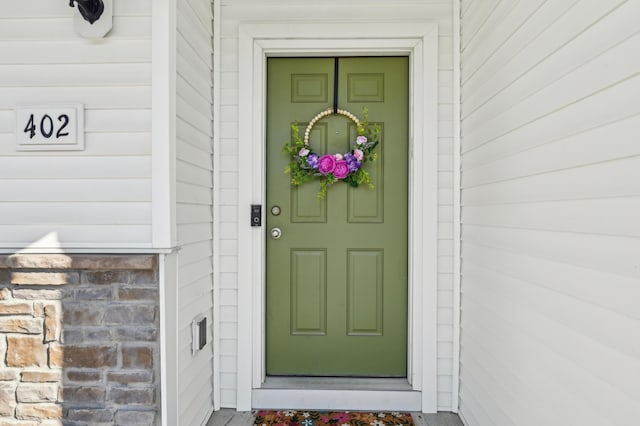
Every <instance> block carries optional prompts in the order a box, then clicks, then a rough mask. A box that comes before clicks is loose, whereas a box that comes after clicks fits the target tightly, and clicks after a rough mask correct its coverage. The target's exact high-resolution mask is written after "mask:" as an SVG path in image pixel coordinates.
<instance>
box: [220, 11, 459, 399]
mask: <svg viewBox="0 0 640 426" xmlns="http://www.w3.org/2000/svg"><path fill="white" fill-rule="evenodd" d="M221 6H222V7H221V12H222V15H221V53H220V55H221V69H220V73H221V74H220V80H221V89H220V109H221V110H220V154H221V157H220V165H221V167H220V171H221V180H220V239H221V240H220V248H221V258H220V274H219V276H220V303H221V308H220V339H221V342H220V369H221V374H220V377H221V381H220V386H221V393H220V394H221V404H222V406H223V407H235V406H236V382H237V375H236V373H237V362H236V360H237V358H236V356H237V349H236V348H237V321H238V319H237V315H238V313H237V311H238V309H237V307H238V300H237V299H238V290H237V289H238V284H237V283H238V278H237V271H238V268H241V267H244V265H242V263H241V261H240V257H239V253H238V248H237V247H238V244H237V239H238V229H239V226H248V225H247V224H245V223H242V224H239V223H238V217H241V218H244V217H245V216H244V214H243V212H238V207H237V204H238V198H237V191H238V189H237V188H238V163H239V161H242V159H240V158H239V157H238V155H239V153H238V126H239V125H242V123H241V120H242V111H238V90H239V85H240V84H242V82H239V81H238V25H239V23H240V22H251V21H252V22H270V21H285V20H286V21H290V22H296V23H304V21H305V20H313V21H314V22H318V21H332V20H335V19H336V18H337V17H339V18H337V19H340V20H344V21H353V22H356V21H359V22H363V21H364V22H371V23H372V25H375V22H376V21H382V20H384V21H388V20H389V19H391V20H396V21H397V22H398V25H402V24H403V22H410V21H411V20H413V19H420V20H425V19H426V20H430V21H432V22H436V23H437V24H438V26H439V27H438V32H439V60H438V70H439V74H438V80H439V99H438V103H439V111H438V113H439V117H440V118H439V125H438V135H439V140H438V141H439V157H438V168H439V172H440V173H439V182H438V185H439V206H440V210H439V231H438V240H439V244H438V250H439V252H438V254H439V265H438V268H439V270H438V289H439V292H438V306H439V309H438V321H439V323H438V407H439V409H441V410H451V407H452V401H453V400H454V399H455V398H456V396H453V395H452V391H453V384H452V380H453V371H454V369H453V361H452V359H453V351H454V349H453V348H454V344H453V339H454V337H453V336H454V332H453V324H454V318H453V315H454V296H453V276H454V273H453V263H454V261H453V252H454V248H453V247H454V244H453V233H454V231H453V230H454V224H453V217H454V215H453V200H454V197H453V161H454V149H453V144H454V139H453V120H454V117H453V87H454V82H453V54H452V52H453V50H452V47H453V37H452V26H453V22H452V12H453V6H452V1H450V0H444V1H443V0H440V1H436V0H433V1H424V0H420V1H418V0H413V1H412V0H403V1H394V2H389V1H386V0H385V1H382V0H375V1H372V0H366V1H365V0H352V1H335V0H331V1H325V2H321V3H319V2H316V1H311V0H296V1H293V0H233V1H231V0H225V1H223V2H222V4H221Z"/></svg>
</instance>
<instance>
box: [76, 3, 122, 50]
mask: <svg viewBox="0 0 640 426" xmlns="http://www.w3.org/2000/svg"><path fill="white" fill-rule="evenodd" d="M68 1H69V6H70V7H73V8H75V9H76V10H77V12H76V13H75V16H74V21H73V24H74V27H75V30H76V33H78V34H79V35H80V36H81V37H84V38H88V39H94V40H95V39H100V38H103V37H104V36H105V35H107V33H108V32H109V31H111V28H112V27H113V0H68ZM76 6H77V7H76Z"/></svg>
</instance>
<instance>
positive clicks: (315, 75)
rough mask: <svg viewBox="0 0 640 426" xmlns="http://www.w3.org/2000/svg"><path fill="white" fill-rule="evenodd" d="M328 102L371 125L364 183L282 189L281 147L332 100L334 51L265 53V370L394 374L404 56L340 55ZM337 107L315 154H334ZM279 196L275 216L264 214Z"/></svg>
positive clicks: (316, 134) (400, 329)
mask: <svg viewBox="0 0 640 426" xmlns="http://www.w3.org/2000/svg"><path fill="white" fill-rule="evenodd" d="M339 65H340V66H339V83H340V84H339V97H338V106H339V108H342V109H346V110H348V111H350V112H352V113H354V114H355V115H357V116H358V117H360V118H362V110H363V108H368V110H369V120H370V122H371V124H372V125H373V124H378V125H379V126H380V128H381V129H382V131H381V136H380V144H379V145H378V147H377V148H376V152H377V153H378V159H377V161H374V162H367V163H365V166H364V167H366V169H367V171H368V172H369V174H370V175H371V178H372V181H373V183H374V185H375V188H373V189H370V188H368V187H367V186H366V185H363V186H360V187H358V188H352V187H349V186H348V185H346V184H344V183H341V182H338V183H336V184H334V185H333V186H331V187H330V188H329V190H328V193H327V196H326V197H325V198H324V199H321V200H320V199H318V198H317V193H318V190H319V183H318V182H308V183H305V184H303V185H301V186H298V187H292V186H291V185H290V182H289V175H287V174H285V173H284V169H285V168H286V167H287V164H288V162H289V158H288V156H287V154H285V153H283V152H282V146H283V145H284V143H285V142H287V141H290V140H291V128H290V126H291V124H293V123H297V124H298V126H299V128H300V132H301V133H302V132H304V129H305V128H306V126H307V123H308V121H309V120H311V119H312V118H313V117H314V116H315V115H316V114H317V113H318V112H320V111H322V110H325V109H326V108H327V107H329V106H330V105H331V104H332V103H333V80H334V75H333V72H334V60H333V58H297V59H292V58H270V59H269V60H268V62H267V66H268V69H267V206H266V207H267V208H266V210H267V223H266V225H267V226H266V231H267V232H268V231H269V230H270V229H271V228H272V227H278V228H280V229H281V230H282V237H281V238H280V239H277V240H274V239H271V238H269V233H267V237H268V238H267V266H266V280H267V318H266V323H267V336H266V346H267V354H266V358H267V374H269V375H306V376H365V377H404V376H406V364H407V359H406V358H407V176H408V173H407V164H408V133H407V127H408V126H407V121H408V119H407V117H408V59H407V58H391V57H385V58H340V62H339ZM356 135H357V132H356V129H355V125H354V124H353V123H352V122H351V121H350V120H349V119H348V118H346V117H343V116H339V115H331V116H328V117H326V118H323V119H322V120H320V121H319V122H318V123H316V124H315V126H314V127H313V129H312V131H311V135H310V144H311V146H312V148H313V149H314V151H315V152H317V153H319V154H325V153H332V154H333V153H337V152H340V153H345V152H347V151H349V149H350V146H351V142H352V141H353V140H354V139H355V137H356ZM273 206H278V207H280V209H281V213H280V214H279V215H274V214H272V213H271V208H272V207H273Z"/></svg>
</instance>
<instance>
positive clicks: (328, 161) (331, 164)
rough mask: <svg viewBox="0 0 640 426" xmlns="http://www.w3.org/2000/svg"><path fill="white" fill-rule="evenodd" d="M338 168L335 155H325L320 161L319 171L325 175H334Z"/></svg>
mask: <svg viewBox="0 0 640 426" xmlns="http://www.w3.org/2000/svg"><path fill="white" fill-rule="evenodd" d="M335 168H336V157H334V156H333V155H328V154H327V155H323V156H322V157H320V160H318V171H319V172H320V173H322V174H323V175H326V174H329V173H332V172H333V170H334V169H335Z"/></svg>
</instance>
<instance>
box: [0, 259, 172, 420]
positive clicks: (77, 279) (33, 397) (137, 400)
mask: <svg viewBox="0 0 640 426" xmlns="http://www.w3.org/2000/svg"><path fill="white" fill-rule="evenodd" d="M158 307H159V304H158V272H157V257H156V256H155V255H60V254H55V255H54V254H47V255H26V254H25V255H22V254H20V255H13V256H0V425H6V426H31V425H62V424H64V425H113V424H117V425H153V424H156V422H157V421H158V420H159V417H160V415H159V412H160V410H159V401H160V395H159V393H160V386H159V383H160V377H159V366H160V359H159V357H160V348H159V336H158V333H159V313H158V309H159V308H158Z"/></svg>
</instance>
